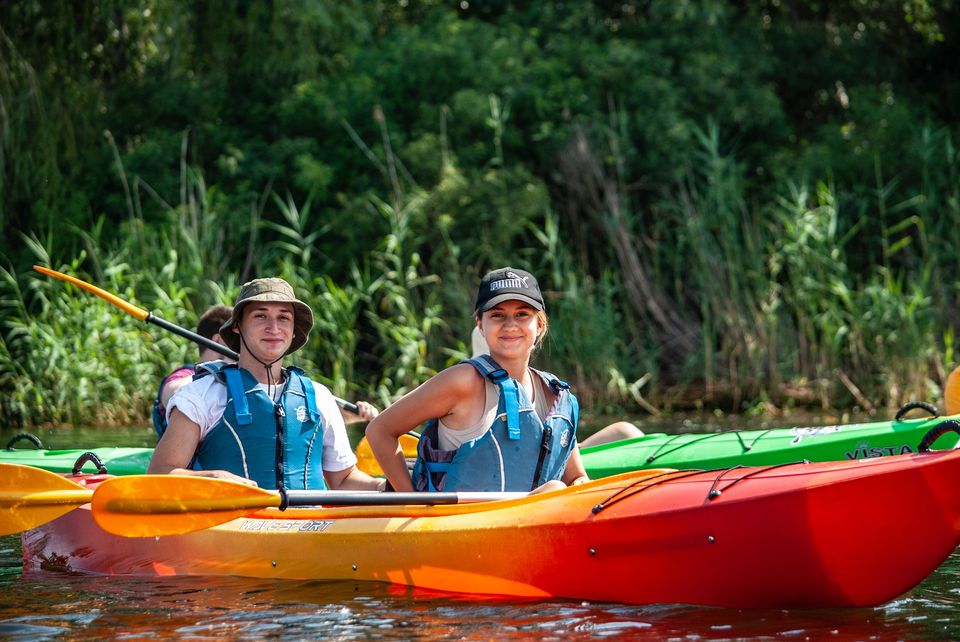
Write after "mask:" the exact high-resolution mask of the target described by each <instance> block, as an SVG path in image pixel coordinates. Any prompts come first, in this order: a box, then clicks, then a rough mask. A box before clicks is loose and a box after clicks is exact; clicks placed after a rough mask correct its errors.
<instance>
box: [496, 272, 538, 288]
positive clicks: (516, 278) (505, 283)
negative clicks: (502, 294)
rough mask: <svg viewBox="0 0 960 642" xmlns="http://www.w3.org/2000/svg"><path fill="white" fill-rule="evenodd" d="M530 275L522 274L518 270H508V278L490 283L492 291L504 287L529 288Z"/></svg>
mask: <svg viewBox="0 0 960 642" xmlns="http://www.w3.org/2000/svg"><path fill="white" fill-rule="evenodd" d="M529 278H530V277H529V276H520V275H519V274H517V273H516V272H507V278H505V279H500V280H499V281H492V282H491V283H490V291H491V292H496V291H497V290H502V289H503V288H517V289H518V290H526V289H527V279H529Z"/></svg>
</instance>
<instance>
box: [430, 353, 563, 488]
mask: <svg viewBox="0 0 960 642" xmlns="http://www.w3.org/2000/svg"><path fill="white" fill-rule="evenodd" d="M465 363H469V364H470V365H472V366H473V367H474V368H476V369H477V371H478V372H479V373H480V374H482V375H483V376H484V377H486V378H487V379H489V380H490V381H492V382H493V383H494V384H496V385H497V387H498V389H499V392H500V400H499V402H498V404H497V418H496V419H495V420H494V422H493V425H492V426H490V429H489V430H487V431H486V432H484V433H483V434H482V435H481V436H480V437H477V438H476V439H474V440H471V441H468V442H465V443H463V444H462V445H461V446H460V447H459V448H457V449H456V450H440V449H439V448H438V444H439V440H438V438H437V424H438V421H437V420H436V419H432V420H430V421H429V422H428V423H427V425H426V427H425V428H424V430H423V433H422V434H421V436H420V443H419V444H418V445H417V461H416V463H415V464H414V466H413V473H412V477H413V486H414V488H415V489H417V490H421V491H436V490H443V491H529V490H533V489H534V488H536V487H537V486H540V485H541V484H544V483H546V482H547V481H550V480H551V479H560V478H562V477H563V473H564V470H565V469H566V467H567V460H569V458H570V453H571V452H573V449H574V447H575V446H576V445H577V440H576V434H577V421H578V419H579V413H580V407H579V404H578V403H577V398H576V397H575V396H574V395H573V393H571V392H570V386H568V385H567V384H566V383H564V382H563V381H560V380H559V379H558V378H557V377H555V376H554V375H552V374H550V373H548V372H541V371H539V370H533V369H532V368H531V370H533V372H534V373H535V374H536V375H537V376H540V377H542V378H543V380H544V381H545V382H546V383H547V385H548V386H549V387H550V390H552V391H553V393H554V394H555V395H556V396H557V399H556V402H555V403H554V405H553V408H552V409H551V410H550V414H549V415H547V417H546V419H545V420H544V421H541V420H540V418H539V417H538V416H537V413H536V411H535V410H534V407H533V404H532V403H530V400H529V398H528V397H527V393H526V392H525V391H524V389H523V386H521V385H519V383H518V382H517V380H516V379H513V378H511V377H510V375H509V374H507V371H506V370H504V369H503V368H501V367H500V366H499V365H498V364H497V362H496V361H494V360H493V359H492V358H491V357H490V356H488V355H481V356H479V357H476V358H474V359H470V360H468V361H466V362H465Z"/></svg>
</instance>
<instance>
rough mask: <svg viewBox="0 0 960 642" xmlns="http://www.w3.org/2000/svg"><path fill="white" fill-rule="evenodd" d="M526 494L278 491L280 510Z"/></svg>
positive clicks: (462, 500) (467, 500) (432, 502)
mask: <svg viewBox="0 0 960 642" xmlns="http://www.w3.org/2000/svg"><path fill="white" fill-rule="evenodd" d="M526 496H527V493H514V492H506V493H488V492H469V493H417V492H413V493H379V492H377V491H363V490H359V491H349V490H286V489H284V490H281V491H280V510H284V509H286V508H289V507H291V506H412V505H417V506H440V505H443V504H472V503H475V502H483V501H493V500H498V499H518V498H521V497H526Z"/></svg>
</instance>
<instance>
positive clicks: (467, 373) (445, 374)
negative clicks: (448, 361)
mask: <svg viewBox="0 0 960 642" xmlns="http://www.w3.org/2000/svg"><path fill="white" fill-rule="evenodd" d="M483 382H484V378H483V375H481V374H480V373H479V372H477V370H476V368H474V367H473V366H471V365H470V364H469V363H458V364H456V365H454V366H450V367H449V368H447V369H445V370H441V371H440V372H438V373H437V374H435V375H434V376H433V377H432V378H431V379H430V383H431V384H432V386H431V387H435V388H443V389H444V390H448V391H451V392H459V393H464V394H466V393H470V392H473V391H475V390H478V389H482V388H483Z"/></svg>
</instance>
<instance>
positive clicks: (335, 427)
mask: <svg viewBox="0 0 960 642" xmlns="http://www.w3.org/2000/svg"><path fill="white" fill-rule="evenodd" d="M257 387H258V388H260V389H261V390H263V391H264V392H265V393H267V394H269V393H270V391H269V390H268V389H267V384H265V383H261V384H259V385H258V386H257ZM271 388H273V389H274V391H275V397H279V395H280V392H282V390H283V385H279V386H271ZM313 389H314V391H315V392H316V399H317V410H318V411H319V412H320V414H321V415H323V419H324V421H323V425H324V428H323V454H322V455H321V461H320V465H321V466H322V467H323V469H324V470H326V471H329V472H332V473H335V472H338V471H341V470H345V469H347V468H350V467H351V466H356V465H357V456H356V455H354V454H353V450H352V449H351V448H350V439H349V438H348V437H347V428H346V426H344V424H343V416H342V415H341V414H340V409H339V408H338V407H337V402H336V401H335V400H334V398H333V394H332V393H331V392H330V390H329V389H328V388H327V387H326V386H325V385H323V384H321V383H317V382H316V381H314V382H313ZM167 405H168V408H167V416H168V417H170V416H171V414H172V413H173V409H174V408H176V409H177V410H179V411H180V412H181V413H183V415H184V416H185V417H187V419H189V420H190V421H192V422H194V423H195V424H197V425H198V426H200V441H203V438H204V437H206V436H207V435H208V434H209V433H210V431H211V430H212V429H213V427H214V426H216V425H217V424H218V423H219V422H220V418H221V417H223V412H224V410H226V407H227V387H226V386H225V385H223V384H222V383H220V382H219V381H217V378H216V377H213V376H210V375H208V376H206V377H201V378H200V379H197V380H196V381H191V382H190V383H188V384H187V385H185V386H183V387H182V388H180V389H179V390H177V392H176V393H174V395H173V397H171V399H170V403H169V404H167Z"/></svg>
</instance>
